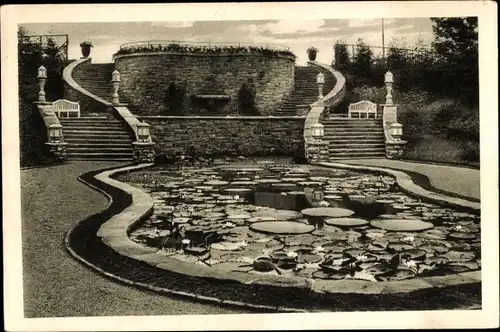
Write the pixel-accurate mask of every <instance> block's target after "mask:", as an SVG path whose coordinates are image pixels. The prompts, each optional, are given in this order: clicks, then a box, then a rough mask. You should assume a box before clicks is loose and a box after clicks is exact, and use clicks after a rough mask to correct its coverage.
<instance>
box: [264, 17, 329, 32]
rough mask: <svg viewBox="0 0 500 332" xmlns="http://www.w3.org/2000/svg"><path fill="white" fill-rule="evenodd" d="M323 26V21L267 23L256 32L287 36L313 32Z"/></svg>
mask: <svg viewBox="0 0 500 332" xmlns="http://www.w3.org/2000/svg"><path fill="white" fill-rule="evenodd" d="M324 24H325V20H307V21H306V20H281V21H278V22H276V23H267V24H265V25H263V26H260V27H259V29H258V30H259V31H260V32H268V33H270V34H287V33H294V32H309V31H315V30H318V29H319V28H320V27H321V26H323V25H324Z"/></svg>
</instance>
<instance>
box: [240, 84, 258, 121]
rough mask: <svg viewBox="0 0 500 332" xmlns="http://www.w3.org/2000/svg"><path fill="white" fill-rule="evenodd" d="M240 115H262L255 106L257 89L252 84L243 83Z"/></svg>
mask: <svg viewBox="0 0 500 332" xmlns="http://www.w3.org/2000/svg"><path fill="white" fill-rule="evenodd" d="M238 113H239V114H241V115H260V112H259V110H258V109H257V106H256V105H255V87H254V85H253V84H251V83H250V82H249V83H243V84H242V85H241V88H240V90H239V92H238Z"/></svg>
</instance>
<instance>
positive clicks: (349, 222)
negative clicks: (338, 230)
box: [325, 218, 370, 227]
mask: <svg viewBox="0 0 500 332" xmlns="http://www.w3.org/2000/svg"><path fill="white" fill-rule="evenodd" d="M325 223H326V224H328V225H333V226H340V227H357V226H363V225H367V224H369V223H370V222H369V221H368V220H364V219H359V218H328V219H326V220H325Z"/></svg>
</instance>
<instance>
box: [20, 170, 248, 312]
mask: <svg viewBox="0 0 500 332" xmlns="http://www.w3.org/2000/svg"><path fill="white" fill-rule="evenodd" d="M117 165H119V163H111V162H72V163H68V164H66V165H60V166H52V167H43V168H33V169H28V170H23V171H22V172H21V192H22V197H21V199H22V201H21V204H22V210H23V211H22V235H23V281H24V311H25V316H26V317H67V316H109V315H113V316H115V315H116V316H118V315H119V316H124V315H174V314H230V313H248V312H247V311H243V310H240V309H232V308H225V307H217V306H215V305H210V304H204V303H203V304H202V303H198V302H192V301H188V300H184V299H179V298H173V297H167V296H162V295H159V294H155V293H152V292H147V291H142V290H139V289H135V288H131V287H128V286H125V285H121V284H118V283H116V282H114V281H111V280H109V279H107V278H104V277H102V276H100V275H99V274H97V273H94V272H93V271H91V270H90V269H88V268H87V267H85V266H83V265H82V264H81V263H79V262H77V261H76V260H75V259H73V258H72V257H71V256H70V255H69V254H68V253H67V252H66V250H65V248H64V245H63V239H64V236H65V234H66V232H67V231H68V230H69V229H70V228H71V227H73V225H74V224H75V223H76V222H77V221H79V220H82V219H84V218H85V217H87V216H89V215H92V214H94V213H96V212H99V211H101V210H103V209H104V208H105V207H106V206H107V199H106V197H105V196H104V195H102V194H100V193H98V192H97V191H95V190H93V189H91V188H89V187H87V186H86V185H84V184H82V183H80V182H79V181H78V180H77V177H78V176H79V175H81V174H83V173H85V172H88V171H91V170H96V169H100V168H106V167H112V166H117Z"/></svg>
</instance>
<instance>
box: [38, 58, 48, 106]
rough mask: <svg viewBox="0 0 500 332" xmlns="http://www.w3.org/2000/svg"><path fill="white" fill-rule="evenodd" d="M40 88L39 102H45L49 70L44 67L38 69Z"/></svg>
mask: <svg viewBox="0 0 500 332" xmlns="http://www.w3.org/2000/svg"><path fill="white" fill-rule="evenodd" d="M36 78H37V80H38V86H39V88H40V91H39V92H38V101H41V102H45V101H46V100H45V82H46V81H47V69H46V68H45V67H44V66H40V67H39V68H38V75H37V77H36Z"/></svg>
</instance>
